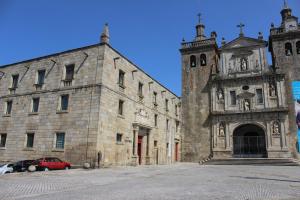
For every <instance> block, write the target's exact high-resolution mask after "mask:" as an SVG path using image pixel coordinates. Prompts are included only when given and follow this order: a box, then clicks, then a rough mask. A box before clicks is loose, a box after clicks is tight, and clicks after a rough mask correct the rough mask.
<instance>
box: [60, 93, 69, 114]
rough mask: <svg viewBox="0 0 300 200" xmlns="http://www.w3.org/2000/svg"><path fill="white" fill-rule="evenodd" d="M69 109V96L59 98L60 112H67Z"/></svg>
mask: <svg viewBox="0 0 300 200" xmlns="http://www.w3.org/2000/svg"><path fill="white" fill-rule="evenodd" d="M68 109H69V95H68V94H64V95H61V96H60V111H67V110H68Z"/></svg>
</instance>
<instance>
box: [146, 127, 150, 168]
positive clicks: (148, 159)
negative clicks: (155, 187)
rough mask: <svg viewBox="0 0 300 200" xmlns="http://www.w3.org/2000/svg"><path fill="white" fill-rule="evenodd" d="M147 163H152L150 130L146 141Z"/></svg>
mask: <svg viewBox="0 0 300 200" xmlns="http://www.w3.org/2000/svg"><path fill="white" fill-rule="evenodd" d="M146 145H147V146H146V165H150V164H151V163H150V154H149V152H150V130H148V132H147V142H146Z"/></svg>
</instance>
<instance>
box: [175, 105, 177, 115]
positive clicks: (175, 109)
mask: <svg viewBox="0 0 300 200" xmlns="http://www.w3.org/2000/svg"><path fill="white" fill-rule="evenodd" d="M175 116H178V106H177V104H175Z"/></svg>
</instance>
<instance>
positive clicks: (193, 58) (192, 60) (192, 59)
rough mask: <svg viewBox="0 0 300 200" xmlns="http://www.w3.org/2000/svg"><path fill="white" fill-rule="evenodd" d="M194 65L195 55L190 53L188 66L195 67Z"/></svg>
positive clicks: (195, 61) (195, 63)
mask: <svg viewBox="0 0 300 200" xmlns="http://www.w3.org/2000/svg"><path fill="white" fill-rule="evenodd" d="M196 66H197V59H196V56H194V55H191V56H190V67H191V68H193V67H196Z"/></svg>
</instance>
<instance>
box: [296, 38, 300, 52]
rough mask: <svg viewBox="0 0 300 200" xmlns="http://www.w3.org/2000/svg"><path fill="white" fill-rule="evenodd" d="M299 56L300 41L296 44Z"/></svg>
mask: <svg viewBox="0 0 300 200" xmlns="http://www.w3.org/2000/svg"><path fill="white" fill-rule="evenodd" d="M296 49H297V54H300V41H298V42H297V43H296Z"/></svg>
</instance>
